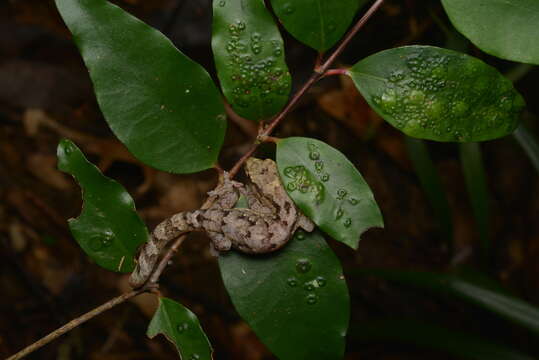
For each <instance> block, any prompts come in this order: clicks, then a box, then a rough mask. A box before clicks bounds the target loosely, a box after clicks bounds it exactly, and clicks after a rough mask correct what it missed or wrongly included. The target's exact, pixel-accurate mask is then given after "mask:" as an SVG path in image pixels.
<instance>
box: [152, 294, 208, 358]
mask: <svg viewBox="0 0 539 360" xmlns="http://www.w3.org/2000/svg"><path fill="white" fill-rule="evenodd" d="M158 334H163V335H164V336H165V337H166V338H167V339H168V340H169V341H170V342H171V343H173V344H174V346H176V349H177V350H178V353H179V354H180V358H181V359H182V360H212V355H211V354H212V348H211V344H210V342H209V340H208V338H207V337H206V334H204V331H203V330H202V328H201V327H200V323H199V322H198V319H197V317H196V315H195V314H193V313H192V312H191V311H189V309H187V308H186V307H184V306H183V305H182V304H179V303H177V302H176V301H174V300H171V299H167V298H165V297H162V298H159V307H158V308H157V311H156V312H155V314H154V316H153V318H152V321H151V322H150V325H149V326H148V331H147V332H146V335H148V337H149V338H150V339H153V338H154V337H155V336H157V335H158Z"/></svg>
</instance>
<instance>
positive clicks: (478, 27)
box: [442, 0, 539, 64]
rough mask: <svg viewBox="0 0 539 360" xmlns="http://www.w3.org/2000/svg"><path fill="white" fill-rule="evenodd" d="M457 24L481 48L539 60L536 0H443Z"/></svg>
mask: <svg viewBox="0 0 539 360" xmlns="http://www.w3.org/2000/svg"><path fill="white" fill-rule="evenodd" d="M442 4H443V5H444V8H445V11H446V12H447V15H449V19H450V20H451V22H452V23H453V25H455V27H456V28H457V29H458V30H459V31H460V32H461V33H462V34H463V35H464V36H466V37H467V38H468V39H470V40H471V41H472V42H473V43H474V44H475V45H476V46H477V47H479V48H480V49H481V50H483V51H485V52H487V53H489V54H491V55H494V56H498V57H500V58H503V59H508V60H513V61H520V62H525V63H530V64H539V43H538V42H537V38H539V27H538V26H537V19H538V18H539V2H538V1H537V0H473V1H470V0H442Z"/></svg>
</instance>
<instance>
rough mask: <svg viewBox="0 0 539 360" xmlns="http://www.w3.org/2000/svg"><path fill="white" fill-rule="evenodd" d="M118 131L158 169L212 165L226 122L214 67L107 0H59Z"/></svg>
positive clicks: (190, 169) (191, 169) (103, 107)
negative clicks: (208, 69) (202, 63)
mask: <svg viewBox="0 0 539 360" xmlns="http://www.w3.org/2000/svg"><path fill="white" fill-rule="evenodd" d="M56 5H57V7H58V10H59V11H60V14H61V15H62V18H63V19H64V21H65V22H66V24H67V26H68V27H69V29H70V30H71V32H72V33H73V37H74V39H75V42H76V43H77V45H78V47H79V50H80V52H81V54H82V57H83V59H84V62H85V63H86V67H87V68H88V70H89V72H90V77H91V79H92V81H93V83H94V89H95V93H96V95H97V101H98V102H99V106H100V107H101V110H102V111H103V114H104V116H105V118H106V120H107V122H108V124H109V125H110V127H111V129H112V131H113V132H114V133H115V134H116V136H117V137H118V138H119V139H120V140H121V141H122V142H123V143H124V144H125V145H126V146H127V148H128V149H129V151H131V152H132V153H133V154H134V155H135V156H136V157H137V158H138V159H140V160H141V161H143V162H145V163H146V164H148V165H151V166H153V167H155V168H157V169H160V170H165V171H170V172H175V173H192V172H196V171H200V170H204V169H207V168H210V167H212V166H213V164H214V163H215V161H216V159H217V156H218V154H219V150H220V148H221V145H222V143H223V139H224V134H225V128H226V122H225V119H226V118H225V116H224V108H223V104H222V102H221V98H220V94H219V92H218V90H217V88H216V87H215V85H214V84H213V82H212V80H211V78H210V76H209V75H208V73H207V72H206V71H205V70H204V69H203V68H202V67H201V66H200V65H198V64H197V63H195V62H193V61H192V60H190V59H189V58H187V57H186V56H185V55H184V54H182V53H181V52H180V51H179V50H178V49H176V48H175V47H174V45H173V44H172V43H171V42H170V41H169V40H168V39H167V38H166V37H165V36H164V35H163V34H161V33H160V32H158V31H157V30H155V29H153V28H151V27H149V26H148V25H146V24H144V23H142V22H141V21H139V20H138V19H136V18H134V17H132V16H131V15H129V14H128V13H126V12H125V11H123V10H122V9H120V8H119V7H117V6H115V5H112V4H110V3H108V2H107V1H105V0H56Z"/></svg>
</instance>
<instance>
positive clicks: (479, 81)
mask: <svg viewBox="0 0 539 360" xmlns="http://www.w3.org/2000/svg"><path fill="white" fill-rule="evenodd" d="M396 71H398V72H399V74H400V75H399V77H398V80H396V81H395V79H397V78H395V72H396ZM348 74H349V75H350V76H351V77H352V80H353V81H354V83H355V84H356V86H357V88H358V89H359V91H360V92H361V94H362V95H363V96H364V97H365V99H366V100H367V102H368V103H369V105H371V107H372V108H373V109H374V110H375V111H376V112H377V113H378V114H379V115H380V116H382V117H383V118H384V119H385V120H386V121H388V122H389V123H390V124H391V125H393V126H395V127H396V128H397V129H399V130H400V131H402V132H404V133H405V134H407V135H409V136H412V137H416V138H420V139H430V140H436V141H456V142H470V141H484V140H491V139H495V138H498V137H502V136H505V135H508V134H510V133H512V132H513V130H514V129H515V128H516V126H517V125H518V121H519V118H520V113H521V111H522V109H523V107H524V105H525V104H524V100H523V98H522V96H521V95H520V94H519V93H518V92H517V91H516V90H515V89H514V88H513V85H512V84H511V82H510V81H509V80H508V79H506V78H504V77H503V76H502V75H501V74H500V73H499V72H498V71H497V70H496V69H495V68H493V67H492V66H490V65H487V64H485V63H484V62H482V61H481V60H479V59H476V58H474V57H471V56H468V55H465V54H461V53H458V52H456V51H452V50H447V49H441V48H437V47H433V46H405V47H400V48H395V49H390V50H385V51H382V52H379V53H377V54H374V55H371V56H369V57H367V58H366V59H363V60H362V61H360V62H359V63H357V64H356V65H354V66H353V67H352V68H351V69H349V70H348Z"/></svg>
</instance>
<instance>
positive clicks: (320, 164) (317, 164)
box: [314, 160, 324, 172]
mask: <svg viewBox="0 0 539 360" xmlns="http://www.w3.org/2000/svg"><path fill="white" fill-rule="evenodd" d="M314 169H315V170H316V171H318V172H321V171H322V170H324V162H323V161H322V160H318V161H317V162H315V163H314Z"/></svg>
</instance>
